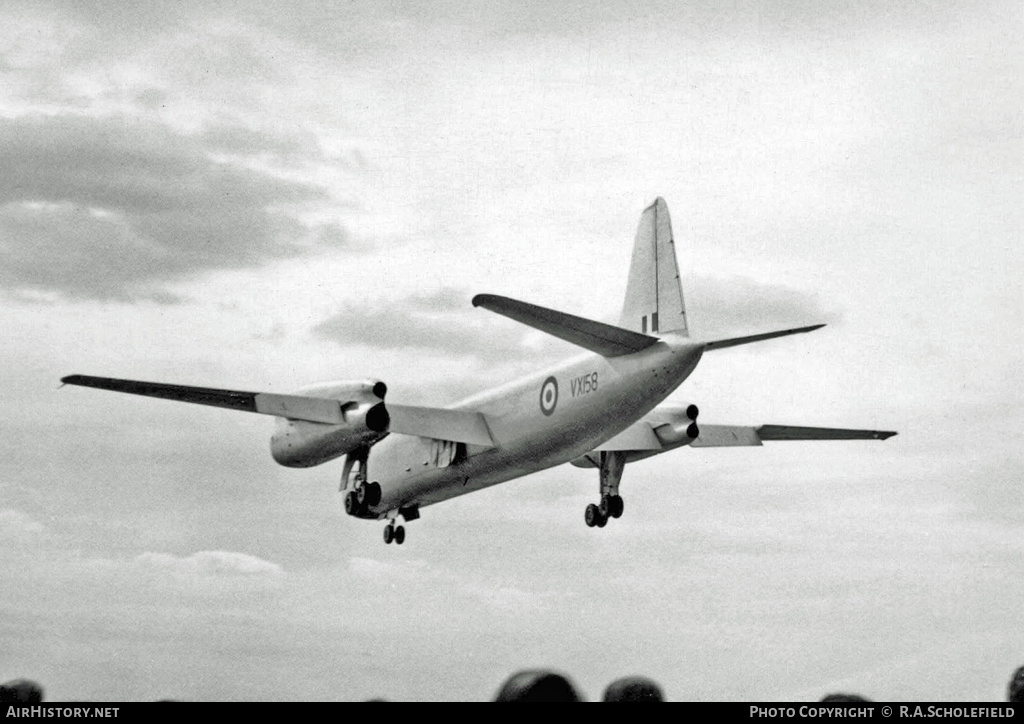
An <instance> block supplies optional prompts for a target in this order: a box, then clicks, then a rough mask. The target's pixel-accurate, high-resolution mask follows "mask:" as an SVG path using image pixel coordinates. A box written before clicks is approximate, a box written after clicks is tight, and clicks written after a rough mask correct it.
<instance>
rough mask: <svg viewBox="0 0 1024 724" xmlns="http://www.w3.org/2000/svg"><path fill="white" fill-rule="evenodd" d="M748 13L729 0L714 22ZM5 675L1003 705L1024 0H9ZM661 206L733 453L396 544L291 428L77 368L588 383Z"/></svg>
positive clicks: (1012, 650) (1023, 472)
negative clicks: (553, 366)
mask: <svg viewBox="0 0 1024 724" xmlns="http://www.w3.org/2000/svg"><path fill="white" fill-rule="evenodd" d="M726 5H728V8H725V6H726ZM0 24H2V26H3V28H4V32H3V33H2V36H0V310H2V312H0V333H2V334H0V338H2V340H3V343H2V344H0V400H2V403H3V412H4V414H3V415H2V417H0V435H2V439H3V441H4V443H3V446H2V449H3V452H4V454H3V455H2V456H0V575H2V579H0V580H2V585H0V632H2V641H3V645H2V646H0V679H6V678H13V677H15V676H26V677H31V678H34V679H37V680H39V681H40V682H42V683H43V684H44V686H45V687H46V688H47V690H48V696H49V698H50V699H53V700H59V699H65V700H66V699H95V700H145V699H155V698H161V697H169V696H170V697H176V698H181V699H193V700H197V699H343V700H351V699H365V698H369V697H374V696H384V697H388V698H393V699H469V700H483V699H488V698H491V697H492V696H493V695H494V693H495V691H496V690H497V688H498V687H499V686H500V684H501V683H502V681H503V680H504V679H505V678H506V677H507V676H508V675H509V674H511V673H512V672H513V671H515V670H517V669H520V668H526V667H535V666H542V667H551V668H555V669H558V670H561V671H564V672H566V673H567V674H569V675H570V676H571V677H572V679H573V680H574V681H575V682H576V683H577V685H578V686H579V687H580V688H581V690H582V691H583V692H584V693H585V694H586V695H587V696H588V697H590V698H597V697H599V696H600V694H601V692H602V690H603V688H604V686H605V685H607V684H608V683H609V682H610V681H612V680H613V679H615V678H617V677H619V676H623V675H627V674H632V673H639V674H645V675H648V676H651V677H653V678H655V679H656V680H657V681H659V682H660V683H661V684H662V685H663V687H664V688H665V690H666V692H667V694H668V696H669V697H670V698H672V699H726V700H742V699H748V700H777V699H798V700H814V699H817V698H819V697H821V696H822V695H823V694H825V693H827V692H830V691H836V690H849V691H856V692H859V693H861V694H863V695H866V696H869V697H872V698H877V699H892V700H900V699H903V700H913V699H918V700H920V699H926V700H933V699H934V700H958V699H959V700H968V699H974V700H984V699H989V700H991V699H998V698H1001V697H1003V696H1004V695H1005V694H1004V692H1005V684H1006V682H1007V680H1008V678H1009V676H1010V673H1011V672H1012V671H1013V669H1014V668H1016V667H1017V666H1019V665H1020V664H1022V663H1024V634H1022V631H1024V626H1022V611H1024V607H1022V605H1021V602H1022V601H1024V576H1021V571H1022V565H1024V524H1022V522H1021V521H1022V516H1024V487H1022V482H1024V464H1022V459H1021V449H1022V443H1024V439H1022V430H1024V412H1022V410H1024V392H1022V390H1024V352H1022V351H1021V350H1024V325H1022V321H1024V320H1022V311H1024V305H1022V301H1021V294H1020V290H1019V278H1020V275H1021V273H1022V271H1024V251H1022V246H1021V245H1020V243H1019V242H1020V231H1021V228H1022V220H1024V219H1022V216H1024V212H1022V209H1024V204H1022V199H1024V194H1022V190H1024V177H1022V173H1024V172H1022V169H1024V120H1022V118H1024V116H1022V109H1021V98H1024V46H1022V45H1021V44H1020V42H1019V38H1020V35H1021V32H1022V30H1024V27H1022V26H1024V12H1022V9H1021V5H1020V3H1018V2H1013V1H1009V0H1008V1H1006V2H949V3H916V2H903V3H894V2H891V1H889V0H887V1H885V2H881V1H879V2H874V1H873V0H870V1H867V2H865V1H864V0H858V1H857V2H837V3H827V4H826V3H818V2H811V1H807V2H792V1H780V2H738V3H728V4H725V3H718V2H706V3H703V2H701V3H697V2H687V3H680V2H666V3H657V2H647V3H640V2H605V3H600V4H599V3H575V2H572V3H569V2H566V3H551V2H518V3H509V2H483V1H481V2H474V3H464V2H458V3H456V2H451V3H447V2H429V3H427V2H424V3H397V2H396V3H381V2H351V3H313V2H289V3H276V4H271V3H263V2H261V3H252V4H249V3H241V2H232V1H231V0H226V1H223V2H216V3H210V2H196V3H190V2H166V3H162V2H151V3H95V4H94V3H90V2H66V3H46V2H36V1H33V2H30V3H18V2H8V3H5V4H4V5H3V8H2V9H0ZM658 195H661V196H663V197H664V198H665V199H666V200H667V202H668V204H669V207H670V209H671V211H672V214H673V224H674V228H675V235H676V239H677V247H678V249H679V252H680V258H679V264H680V269H681V271H682V274H683V277H684V285H685V291H686V296H687V304H688V308H689V311H690V317H691V320H692V321H691V324H692V329H691V331H692V332H694V333H695V334H716V333H719V332H730V333H731V332H736V333H744V332H754V331H759V330H763V329H766V328H768V329H770V328H773V327H774V326H776V325H785V324H791V323H792V324H800V323H813V322H816V321H827V322H829V326H828V327H826V328H825V329H823V330H821V331H819V332H815V333H814V334H813V335H808V336H800V337H794V338H790V339H785V340H777V341H772V342H766V343H764V344H762V345H755V346H750V347H744V348H740V349H735V350H727V351H721V352H718V353H714V354H709V355H708V356H707V357H705V359H704V360H703V361H702V363H701V365H700V366H699V367H698V369H697V371H696V372H695V373H694V375H693V376H692V377H691V378H690V380H688V381H687V382H686V383H685V384H684V385H683V386H682V387H681V388H680V390H679V391H678V392H677V393H676V394H675V395H674V396H673V400H676V401H693V402H696V403H698V404H699V405H700V407H701V410H702V419H703V420H705V421H707V422H718V423H726V424H759V423H781V424H808V425H832V426H846V427H875V428H881V429H895V430H899V432H900V435H899V436H898V437H896V438H893V439H891V440H889V441H888V442H885V443H882V444H879V443H874V442H870V443H868V442H850V443H818V444H815V443H775V444H769V445H767V446H766V447H764V448H757V449H740V450H728V449H726V450H692V451H691V450H680V451H676V452H674V453H671V454H668V455H664V456H662V457H660V458H656V459H653V460H649V461H645V462H642V463H638V464H635V465H631V466H629V467H628V468H627V470H626V473H625V477H624V482H623V495H624V497H625V500H626V513H625V516H624V517H623V518H622V519H621V520H618V521H615V522H613V523H612V524H610V525H609V526H608V527H607V528H605V529H603V530H591V529H588V528H586V527H585V526H584V524H583V509H584V507H585V505H586V504H587V503H588V502H591V501H592V500H595V499H596V496H597V480H596V475H595V474H594V472H593V471H585V470H579V469H576V468H571V467H568V466H566V467H563V468H557V469H554V470H550V471H546V472H544V473H541V474H537V475H534V476H531V477H530V478H527V479H524V480H520V481H515V482H512V483H508V484H505V485H502V486H498V487H496V488H492V489H490V490H488V491H484V492H481V493H478V494H475V495H471V496H466V497H464V498H461V499H456V500H454V501H450V502H448V503H445V504H443V505H438V506H436V507H431V508H428V509H426V510H425V511H424V513H423V517H422V519H421V520H418V521H416V522H415V523H413V524H411V525H410V526H409V527H408V541H407V543H406V544H405V545H404V546H402V547H396V546H385V545H384V544H383V542H382V540H381V525H380V524H379V523H373V522H367V521H359V520H354V519H351V518H348V517H346V516H345V514H344V512H343V508H342V500H341V496H339V495H338V494H337V484H338V478H339V476H340V468H341V464H340V463H335V464H329V465H326V466H323V467H319V468H313V469H310V470H303V471H295V470H288V469H284V468H280V467H278V466H276V465H275V464H274V463H273V461H272V460H271V458H270V456H269V454H268V447H267V438H268V436H269V433H270V422H269V420H268V419H266V418H263V417H260V416H255V415H243V414H239V413H235V412H231V411H227V410H217V409H210V408H204V407H198V406H190V405H176V404H173V403H168V402H164V401H158V400H145V399H140V398H132V397H126V396H123V395H116V394H112V393H102V392H99V391H95V390H84V389H77V388H65V389H60V390H58V380H59V378H60V377H61V376H63V375H66V374H70V373H84V374H99V375H110V376H120V377H131V378H137V379H149V380H159V381H166V382H180V383H186V384H187V383H191V384H198V385H205V386H213V387H231V388H238V389H252V390H264V391H285V390H289V389H291V388H294V387H297V386H300V385H302V384H306V383H310V382H314V381H318V380H324V379H361V378H365V377H375V378H378V379H382V380H384V381H386V382H387V384H388V385H389V388H390V390H391V392H390V399H392V400H393V401H405V402H413V403H416V402H420V403H434V404H436V403H444V402H451V401H454V400H455V399H457V398H458V397H460V396H462V395H465V394H469V393H472V392H474V391H476V390H479V389H482V388H484V387H487V386H489V385H492V384H497V383H500V382H503V381H505V380H508V379H510V378H512V377H514V376H516V375H518V374H521V373H523V372H524V371H527V370H530V369H534V368H537V367H540V366H543V365H545V364H547V363H549V362H553V361H557V360H558V359H559V358H561V357H563V356H567V355H572V354H575V353H576V350H575V349H574V348H572V347H570V346H569V345H567V344H565V343H562V342H560V341H557V340H551V339H547V338H545V337H544V336H543V335H541V334H539V333H535V332H531V331H529V330H526V329H524V328H521V327H519V326H518V325H516V324H515V323H514V322H511V321H509V320H507V319H504V318H501V317H498V316H496V315H491V314H489V313H488V312H485V311H483V310H479V309H473V308H472V307H471V305H470V303H469V300H470V298H471V297H472V295H473V294H475V293H480V292H490V293H497V294H506V295H509V296H513V297H517V298H520V299H524V300H527V301H531V302H534V303H538V304H542V305H545V306H550V307H555V308H558V309H563V310H565V311H567V312H572V313H576V314H581V315H584V316H589V317H593V318H598V319H602V320H608V321H613V320H615V319H616V317H617V314H618V311H619V307H620V305H621V299H622V295H623V292H624V288H625V281H626V271H627V266H628V262H629V257H630V250H631V243H632V237H633V233H634V229H635V225H636V222H637V219H638V218H639V214H640V211H641V210H642V209H643V207H644V206H645V205H646V204H648V203H650V201H651V200H652V199H653V198H654V197H655V196H658Z"/></svg>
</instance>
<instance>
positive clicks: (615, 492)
mask: <svg viewBox="0 0 1024 724" xmlns="http://www.w3.org/2000/svg"><path fill="white" fill-rule="evenodd" d="M625 467H626V455H625V454H624V453H622V452H618V451H611V452H608V451H605V452H602V453H601V503H600V504H599V505H594V504H593V503H591V504H590V505H588V506H587V509H586V510H585V511H584V513H583V520H584V521H585V522H586V524H587V527H589V528H594V527H597V528H604V527H605V525H607V523H608V520H609V519H610V518H619V517H621V516H622V511H623V510H624V509H625V504H624V503H623V502H622V496H621V495H619V481H620V480H622V471H623V469H625Z"/></svg>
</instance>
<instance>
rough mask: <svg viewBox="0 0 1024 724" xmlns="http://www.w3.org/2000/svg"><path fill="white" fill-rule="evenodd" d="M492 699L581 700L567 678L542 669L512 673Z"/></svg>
mask: <svg viewBox="0 0 1024 724" xmlns="http://www.w3.org/2000/svg"><path fill="white" fill-rule="evenodd" d="M494 700H495V701H583V699H582V698H581V697H580V695H579V694H578V693H577V692H576V688H575V687H574V686H573V685H572V684H571V683H570V682H569V680H568V679H567V678H565V677H564V676H562V675H561V674H556V673H555V672H553V671H544V670H543V669H528V670H526V671H520V672H519V673H517V674H513V675H512V676H511V677H510V678H509V680H508V681H506V682H505V685H504V686H502V687H501V691H499V692H498V696H497V697H496V698H495V699H494Z"/></svg>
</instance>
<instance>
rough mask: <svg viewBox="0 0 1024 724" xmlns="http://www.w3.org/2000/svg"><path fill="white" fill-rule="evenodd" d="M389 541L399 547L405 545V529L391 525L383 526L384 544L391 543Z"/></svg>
mask: <svg viewBox="0 0 1024 724" xmlns="http://www.w3.org/2000/svg"><path fill="white" fill-rule="evenodd" d="M391 541H394V542H395V545H399V546H400V545H402V544H403V543H405V528H403V527H402V526H400V525H399V526H394V525H392V524H391V523H388V524H387V525H386V526H384V542H385V543H391Z"/></svg>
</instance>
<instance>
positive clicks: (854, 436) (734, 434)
mask: <svg viewBox="0 0 1024 724" xmlns="http://www.w3.org/2000/svg"><path fill="white" fill-rule="evenodd" d="M698 427H699V428H700V435H698V436H697V439H696V440H694V441H693V442H691V443H690V447H744V446H758V445H761V444H762V442H763V441H764V440H887V439H888V438H890V437H892V436H893V435H895V434H896V433H895V432H892V431H890V430H850V429H846V428H837V427H795V426H792V425H760V426H758V427H746V426H738V425H705V424H703V423H701V424H700V425H698Z"/></svg>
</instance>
